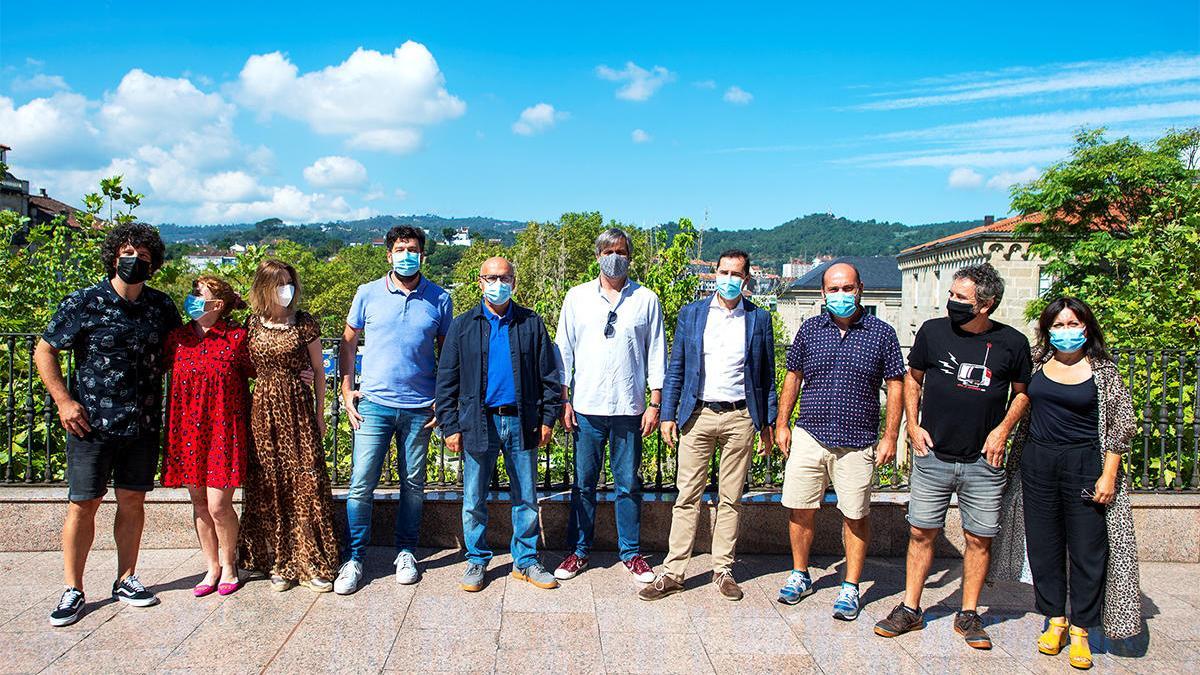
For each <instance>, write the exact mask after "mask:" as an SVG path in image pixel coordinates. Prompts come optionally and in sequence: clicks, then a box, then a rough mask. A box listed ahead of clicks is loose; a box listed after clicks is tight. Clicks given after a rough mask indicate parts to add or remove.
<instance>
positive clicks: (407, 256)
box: [392, 251, 421, 277]
mask: <svg viewBox="0 0 1200 675" xmlns="http://www.w3.org/2000/svg"><path fill="white" fill-rule="evenodd" d="M392 271H393V272H395V273H396V274H399V275H400V276H402V277H411V276H413V275H415V274H416V273H417V272H420V271H421V254H420V253H414V252H412V251H397V252H394V253H392Z"/></svg>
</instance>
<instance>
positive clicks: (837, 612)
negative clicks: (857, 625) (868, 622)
mask: <svg viewBox="0 0 1200 675" xmlns="http://www.w3.org/2000/svg"><path fill="white" fill-rule="evenodd" d="M833 618H835V619H841V620H842V621H853V620H855V619H857V618H858V587H857V586H854V585H852V584H847V583H842V590H841V591H840V592H838V597H837V600H834V602H833Z"/></svg>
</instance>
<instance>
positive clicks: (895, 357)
mask: <svg viewBox="0 0 1200 675" xmlns="http://www.w3.org/2000/svg"><path fill="white" fill-rule="evenodd" d="M904 372H905V369H904V355H903V354H901V353H900V340H899V339H897V338H896V331H895V330H894V329H892V327H891V326H888V330H887V334H886V335H885V336H884V338H883V379H885V380H892V379H895V378H897V377H904Z"/></svg>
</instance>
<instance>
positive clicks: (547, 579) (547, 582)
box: [512, 562, 558, 588]
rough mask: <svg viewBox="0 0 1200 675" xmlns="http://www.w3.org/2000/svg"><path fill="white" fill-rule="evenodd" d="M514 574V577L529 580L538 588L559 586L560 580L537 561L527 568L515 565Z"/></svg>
mask: <svg viewBox="0 0 1200 675" xmlns="http://www.w3.org/2000/svg"><path fill="white" fill-rule="evenodd" d="M512 575H513V578H516V579H520V580H521V581H528V582H529V583H531V584H533V585H534V586H537V587H538V588H558V580H557V579H555V578H554V575H553V574H551V573H549V572H547V571H546V568H545V567H542V563H540V562H535V563H533V564H532V565H530V566H529V567H526V568H525V569H520V568H517V567H514V568H513V571H512Z"/></svg>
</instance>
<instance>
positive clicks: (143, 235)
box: [100, 223, 167, 279]
mask: <svg viewBox="0 0 1200 675" xmlns="http://www.w3.org/2000/svg"><path fill="white" fill-rule="evenodd" d="M125 244H129V245H130V246H132V247H134V248H144V249H146V250H147V251H149V252H150V273H151V274H153V273H154V272H157V271H158V268H160V267H162V264H163V257H164V256H165V255H166V253H167V247H166V246H164V245H163V240H162V237H160V236H158V228H156V227H154V226H153V225H147V224H146V223H126V224H124V225H118V226H116V227H115V228H113V230H112V231H111V232H109V233H108V235H106V236H105V237H104V243H102V244H100V261H101V263H102V264H103V265H104V271H105V272H107V273H108V277H109V278H110V279H111V278H112V277H114V276H116V274H117V254H119V253H120V252H121V247H122V246H124V245H125Z"/></svg>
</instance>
